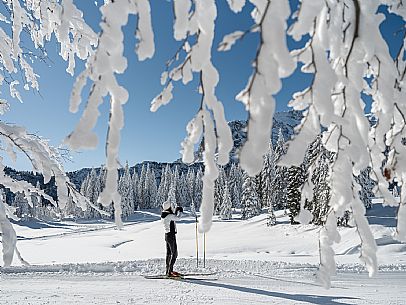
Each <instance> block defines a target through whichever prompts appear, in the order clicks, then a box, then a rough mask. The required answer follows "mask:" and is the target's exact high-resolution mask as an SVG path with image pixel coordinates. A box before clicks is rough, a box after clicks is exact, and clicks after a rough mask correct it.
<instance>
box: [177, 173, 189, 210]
mask: <svg viewBox="0 0 406 305" xmlns="http://www.w3.org/2000/svg"><path fill="white" fill-rule="evenodd" d="M178 196H179V205H180V206H182V207H186V206H190V203H191V202H190V201H188V200H187V196H188V190H187V181H186V175H185V174H184V173H182V174H181V175H180V177H179V184H178Z"/></svg>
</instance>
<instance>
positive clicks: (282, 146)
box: [275, 128, 288, 161]
mask: <svg viewBox="0 0 406 305" xmlns="http://www.w3.org/2000/svg"><path fill="white" fill-rule="evenodd" d="M287 151H288V148H287V145H286V142H285V137H284V136H283V133H282V129H280V128H279V132H278V140H277V141H276V147H275V161H278V160H279V159H280V157H282V156H283V155H284V154H286V152H287Z"/></svg>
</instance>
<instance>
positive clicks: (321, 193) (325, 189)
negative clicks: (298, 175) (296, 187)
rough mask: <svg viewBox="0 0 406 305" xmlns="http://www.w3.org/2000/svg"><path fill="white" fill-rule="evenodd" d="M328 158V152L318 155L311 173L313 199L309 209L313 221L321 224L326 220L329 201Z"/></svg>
mask: <svg viewBox="0 0 406 305" xmlns="http://www.w3.org/2000/svg"><path fill="white" fill-rule="evenodd" d="M329 175H330V158H329V153H328V152H327V151H325V152H324V153H322V154H321V155H320V157H319V158H318V160H317V161H316V163H315V168H314V171H313V175H312V178H311V179H312V183H313V185H314V188H313V199H312V201H311V203H310V208H309V210H310V211H311V212H312V214H313V221H312V222H313V223H314V224H317V225H322V224H324V223H325V222H326V217H327V213H328V210H329V202H330V197H331V194H330V186H329V184H330V183H329Z"/></svg>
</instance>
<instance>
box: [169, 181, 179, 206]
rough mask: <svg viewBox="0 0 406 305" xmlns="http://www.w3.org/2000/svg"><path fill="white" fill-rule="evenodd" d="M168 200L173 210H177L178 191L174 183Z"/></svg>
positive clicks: (170, 188)
mask: <svg viewBox="0 0 406 305" xmlns="http://www.w3.org/2000/svg"><path fill="white" fill-rule="evenodd" d="M168 200H169V202H170V203H171V207H172V210H175V208H176V207H177V206H178V204H177V202H176V191H175V183H174V182H172V184H171V186H170V187H169V194H168Z"/></svg>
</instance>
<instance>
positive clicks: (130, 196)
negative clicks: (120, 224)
mask: <svg viewBox="0 0 406 305" xmlns="http://www.w3.org/2000/svg"><path fill="white" fill-rule="evenodd" d="M118 192H119V194H120V195H121V208H122V215H123V217H124V218H127V217H128V216H130V215H132V214H133V213H134V210H135V209H134V192H133V189H132V181H131V174H130V168H129V166H128V162H126V164H125V168H124V174H123V175H122V176H121V177H120V180H119V183H118Z"/></svg>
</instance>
